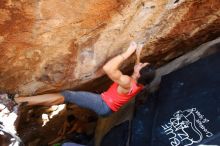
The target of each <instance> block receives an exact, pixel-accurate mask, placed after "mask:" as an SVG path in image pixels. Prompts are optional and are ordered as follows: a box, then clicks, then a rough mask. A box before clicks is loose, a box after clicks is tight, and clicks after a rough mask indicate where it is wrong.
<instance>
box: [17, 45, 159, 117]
mask: <svg viewBox="0 0 220 146" xmlns="http://www.w3.org/2000/svg"><path fill="white" fill-rule="evenodd" d="M141 50H142V46H140V45H137V44H136V43H135V42H131V43H130V46H129V47H128V49H127V50H126V51H125V52H124V53H122V54H120V55H117V56H116V57H114V58H112V59H111V60H110V61H108V62H107V63H106V64H105V65H104V66H103V70H104V72H105V73H106V74H107V75H108V77H109V78H110V79H111V80H112V81H113V82H114V83H113V84H112V85H111V86H110V88H109V89H108V90H107V91H105V92H103V93H102V94H95V93H91V92H85V91H69V90H65V91H63V92H61V93H54V94H44V95H37V96H30V97H17V98H15V101H16V102H17V103H23V102H27V105H30V106H31V105H44V106H52V105H57V104H63V103H74V104H77V105H78V106H80V107H83V108H87V109H90V110H93V111H94V112H96V113H97V114H98V115H99V116H106V115H109V114H111V113H112V112H117V111H118V110H119V109H120V107H122V106H123V105H125V104H126V103H127V102H128V101H129V100H130V99H131V98H132V97H134V96H135V95H136V94H138V93H139V92H140V91H141V90H142V89H143V87H144V86H145V85H147V84H149V83H150V82H151V81H152V80H153V78H154V76H155V71H154V69H153V67H152V66H151V65H150V64H149V63H140V53H141ZM135 51H136V55H137V61H136V65H135V66H134V71H133V74H132V75H131V76H128V75H124V74H122V72H121V71H120V70H119V67H120V65H121V64H122V63H123V62H124V61H125V60H126V59H128V58H129V57H130V56H131V55H132V54H133V53H134V52H135Z"/></svg>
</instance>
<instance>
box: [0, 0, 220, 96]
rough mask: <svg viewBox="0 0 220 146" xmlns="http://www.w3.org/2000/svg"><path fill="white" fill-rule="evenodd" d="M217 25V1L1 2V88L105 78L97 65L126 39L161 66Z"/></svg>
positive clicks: (68, 85) (31, 90) (54, 86)
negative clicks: (141, 46)
mask: <svg viewBox="0 0 220 146" xmlns="http://www.w3.org/2000/svg"><path fill="white" fill-rule="evenodd" d="M219 28H220V1H219V0H192V1H187V0H155V1H147V0H136V1H130V0H120V1H119V0H81V1H74V0H72V1H71V0H67V1H59V0H47V1H43V0H16V1H12V0H2V1H1V2H0V51H1V53H0V57H1V60H0V91H2V92H5V91H6V92H10V93H20V94H23V95H31V94H40V93H45V92H54V91H60V90H64V89H73V88H76V87H79V86H80V85H82V84H84V83H87V82H89V81H91V80H94V79H97V78H98V77H101V76H103V74H104V73H103V71H102V69H101V68H102V66H103V64H104V63H105V62H106V61H107V60H108V59H109V58H111V57H113V56H115V55H117V54H119V53H121V52H122V51H124V50H125V49H126V47H127V46H128V44H129V42H130V41H131V40H135V41H140V42H144V43H145V48H144V51H143V53H142V59H143V60H145V61H146V60H147V61H150V62H152V63H154V64H156V65H162V64H164V63H166V62H168V61H169V60H171V59H173V58H175V57H177V56H180V55H181V54H183V53H185V52H187V51H188V50H190V49H193V48H194V47H196V46H198V45H200V44H202V43H204V42H206V41H209V40H211V39H214V38H216V37H217V36H219V34H220V29H219ZM133 61H134V58H131V59H130V60H128V61H127V62H126V63H125V67H127V66H129V64H131V63H132V62H133ZM130 66H131V65H130ZM130 68H131V67H130Z"/></svg>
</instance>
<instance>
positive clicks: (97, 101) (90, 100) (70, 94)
mask: <svg viewBox="0 0 220 146" xmlns="http://www.w3.org/2000/svg"><path fill="white" fill-rule="evenodd" d="M61 94H62V95H63V96H64V102H65V103H75V104H77V105H78V106H80V107H83V108H87V109H90V110H93V111H94V112H96V113H97V114H98V115H100V116H106V115H109V114H110V113H111V112H112V111H111V109H110V108H109V107H108V105H107V104H106V103H105V102H104V101H103V100H102V98H101V96H100V95H99V94H95V93H91V92H83V91H64V92H62V93H61Z"/></svg>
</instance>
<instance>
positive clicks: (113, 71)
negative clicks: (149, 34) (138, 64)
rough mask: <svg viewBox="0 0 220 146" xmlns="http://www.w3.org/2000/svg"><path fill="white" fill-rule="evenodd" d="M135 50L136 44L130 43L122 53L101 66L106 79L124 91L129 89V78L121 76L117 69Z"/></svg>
mask: <svg viewBox="0 0 220 146" xmlns="http://www.w3.org/2000/svg"><path fill="white" fill-rule="evenodd" d="M136 48H137V44H136V43H135V42H131V44H130V46H129V47H128V49H127V50H126V51H125V52H124V53H122V54H120V55H118V56H116V57H114V58H112V59H111V60H109V61H108V62H107V63H106V64H105V65H104V66H103V70H104V71H105V73H106V74H107V75H108V77H109V78H110V79H111V80H113V81H114V82H116V83H118V84H119V85H120V86H121V87H122V88H124V89H129V88H130V85H131V77H130V76H127V75H124V74H122V72H121V71H120V70H119V67H120V65H121V63H122V62H123V61H124V60H126V59H127V58H129V57H130V56H131V55H132V54H133V53H134V52H135V50H136Z"/></svg>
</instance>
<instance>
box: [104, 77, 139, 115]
mask: <svg viewBox="0 0 220 146" xmlns="http://www.w3.org/2000/svg"><path fill="white" fill-rule="evenodd" d="M117 88H118V83H113V84H112V85H111V86H110V88H109V89H108V90H107V91H105V92H103V93H102V94H101V96H102V99H103V100H104V101H105V102H106V104H107V105H108V106H109V107H110V109H111V110H112V111H114V112H116V111H118V109H119V108H120V107H122V106H123V105H124V104H125V103H127V102H128V101H129V100H130V99H131V98H132V97H134V96H135V95H136V94H137V93H138V92H140V91H141V90H142V89H143V86H138V85H137V83H136V82H135V81H134V80H132V86H131V89H130V91H129V92H128V93H127V94H119V93H118V92H117Z"/></svg>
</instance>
